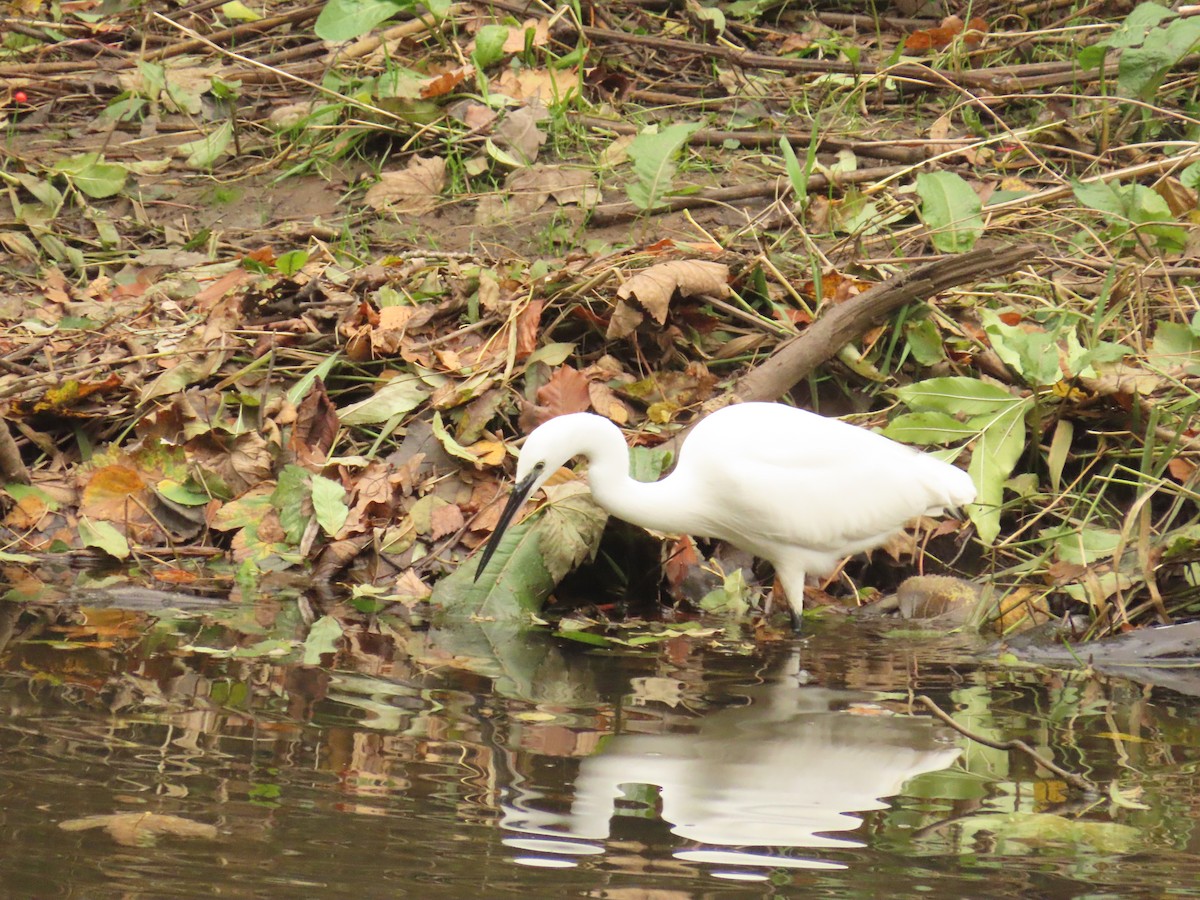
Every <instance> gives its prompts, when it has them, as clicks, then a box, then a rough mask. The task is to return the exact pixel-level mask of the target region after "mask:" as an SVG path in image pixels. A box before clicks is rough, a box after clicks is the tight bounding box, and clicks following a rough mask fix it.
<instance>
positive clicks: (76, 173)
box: [38, 153, 129, 202]
mask: <svg viewBox="0 0 1200 900" xmlns="http://www.w3.org/2000/svg"><path fill="white" fill-rule="evenodd" d="M54 169H55V171H57V172H62V173H63V174H64V175H66V176H67V178H69V179H70V181H71V184H73V185H75V187H77V188H78V189H79V190H80V191H82V192H83V193H85V194H87V195H88V196H89V197H92V198H94V199H96V200H102V199H104V198H105V197H111V196H113V195H114V194H117V193H119V192H120V191H121V189H122V188H123V187H125V178H126V176H128V174H129V172H128V170H126V168H125V167H124V166H121V165H118V164H117V163H110V162H104V161H103V160H102V159H101V157H100V154H98V153H83V154H80V155H79V156H71V157H68V158H66V159H60V160H59V161H58V162H56V163H55V164H54ZM38 199H42V198H41V197H39V198H38ZM43 202H45V201H44V200H43Z"/></svg>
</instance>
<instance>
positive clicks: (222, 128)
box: [179, 122, 233, 169]
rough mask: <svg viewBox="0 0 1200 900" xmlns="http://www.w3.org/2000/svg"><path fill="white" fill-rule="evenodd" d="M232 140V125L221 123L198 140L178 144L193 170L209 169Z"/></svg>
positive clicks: (230, 123)
mask: <svg viewBox="0 0 1200 900" xmlns="http://www.w3.org/2000/svg"><path fill="white" fill-rule="evenodd" d="M232 140H233V123H232V122H222V123H221V124H220V125H219V126H218V127H217V128H216V129H214V130H213V131H212V132H210V133H209V134H206V135H205V136H204V137H202V138H200V140H198V141H189V142H188V143H186V144H180V145H179V150H180V152H182V153H186V154H187V155H188V157H187V164H188V165H189V166H191V167H192V168H193V169H211V168H212V166H213V163H215V162H216V161H217V159H218V158H219V157H220V155H221V154H222V153H224V152H225V150H226V149H227V148H228V147H229V144H230V142H231V141H232Z"/></svg>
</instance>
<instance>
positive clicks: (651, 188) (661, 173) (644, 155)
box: [625, 123, 700, 210]
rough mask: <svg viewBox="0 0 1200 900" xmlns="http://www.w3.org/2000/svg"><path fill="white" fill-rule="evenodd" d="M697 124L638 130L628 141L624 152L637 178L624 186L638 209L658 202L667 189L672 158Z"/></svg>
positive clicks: (677, 154) (653, 206) (671, 169)
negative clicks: (627, 146) (638, 132)
mask: <svg viewBox="0 0 1200 900" xmlns="http://www.w3.org/2000/svg"><path fill="white" fill-rule="evenodd" d="M699 128H700V124H699V123H695V124H679V125H669V126H667V127H666V128H663V129H662V130H661V131H650V130H649V129H646V130H644V131H642V133H641V134H639V135H638V136H637V137H636V138H634V139H633V143H631V144H630V145H629V149H628V151H627V152H628V155H629V159H630V160H631V161H632V162H633V171H634V174H635V175H637V178H638V180H637V181H636V182H634V183H633V184H630V185H628V186H627V187H626V188H625V192H626V194H628V195H629V199H630V200H631V201H632V202H633V204H634V205H635V206H636V207H637V208H638V209H642V210H649V209H654V208H656V207H658V206H659V205H661V203H662V199H663V197H664V196H665V195H666V194H667V192H668V191H670V190H671V181H672V179H674V177H675V166H676V159H677V157H678V156H679V152H680V150H681V149H682V148H683V146H684V144H686V143H687V140H688V138H689V137H691V136H692V134H694V133H695V132H696V131H697V130H699Z"/></svg>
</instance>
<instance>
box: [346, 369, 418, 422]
mask: <svg viewBox="0 0 1200 900" xmlns="http://www.w3.org/2000/svg"><path fill="white" fill-rule="evenodd" d="M428 396H429V389H428V388H426V387H425V386H424V385H423V384H421V382H420V380H419V379H417V378H405V377H400V378H393V379H392V380H391V381H389V382H388V383H387V384H385V385H384V386H383V387H381V388H380V389H379V390H378V391H376V392H375V393H374V394H373V395H372V396H370V397H368V398H367V399H366V400H362V401H359V402H358V403H354V404H351V405H350V406H347V407H346V408H345V409H341V410H338V418H339V419H340V420H341V422H342V424H343V425H370V424H371V423H373V422H386V421H387V420H388V419H390V418H392V417H393V416H399V415H403V414H404V413H406V412H411V411H412V410H414V409H416V408H417V407H418V406H420V405H421V404H422V403H424V402H425V398H426V397H428Z"/></svg>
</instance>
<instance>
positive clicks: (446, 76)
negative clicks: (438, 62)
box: [421, 65, 475, 100]
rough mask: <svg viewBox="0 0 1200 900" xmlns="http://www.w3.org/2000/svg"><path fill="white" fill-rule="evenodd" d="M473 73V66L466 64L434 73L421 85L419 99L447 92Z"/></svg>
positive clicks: (438, 95)
mask: <svg viewBox="0 0 1200 900" xmlns="http://www.w3.org/2000/svg"><path fill="white" fill-rule="evenodd" d="M474 74H475V67H474V66H470V65H467V66H459V67H458V68H456V69H451V70H450V71H448V72H442V73H441V74H440V75H435V76H433V77H432V78H430V79H428V80H427V81H426V82H425V83H424V84H422V85H421V99H422V100H428V99H430V98H431V97H441V96H442V95H443V94H448V93H450V92H451V91H452V90H454V89H455V88H456V87H458V86H459V85H460V84H462V83H463V82H464V81H466V80H467V79H468V78H470V77H471V76H472V75H474Z"/></svg>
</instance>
